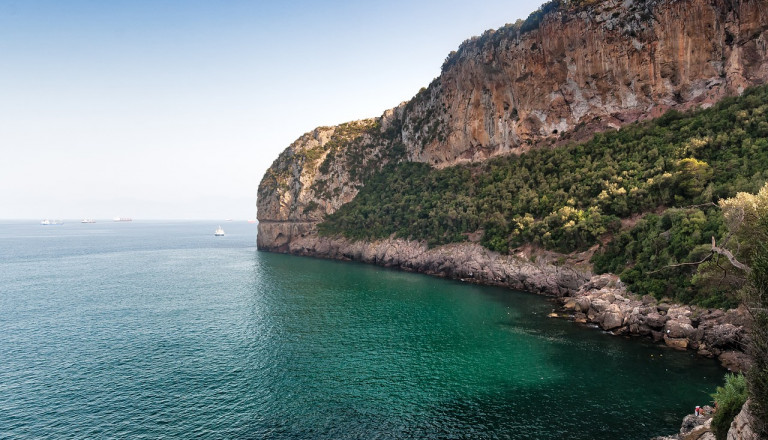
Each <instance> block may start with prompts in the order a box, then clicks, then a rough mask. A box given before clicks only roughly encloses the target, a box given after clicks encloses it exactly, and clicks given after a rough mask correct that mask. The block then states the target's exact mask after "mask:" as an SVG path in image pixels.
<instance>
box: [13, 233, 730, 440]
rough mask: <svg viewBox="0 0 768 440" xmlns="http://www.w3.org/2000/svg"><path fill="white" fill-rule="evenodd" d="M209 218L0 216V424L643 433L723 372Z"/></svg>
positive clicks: (37, 428)
mask: <svg viewBox="0 0 768 440" xmlns="http://www.w3.org/2000/svg"><path fill="white" fill-rule="evenodd" d="M217 226H218V223H217V222H211V221H140V220H134V221H132V222H112V221H106V220H105V221H97V222H96V223H92V224H81V223H80V222H79V221H69V222H64V223H63V224H61V225H50V226H42V225H40V222H39V221H3V222H0V438H3V439H163V438H165V439H177V438H178V439H329V440H330V439H365V440H368V439H563V438H568V439H625V440H626V439H638V440H640V439H643V440H648V439H650V438H651V437H653V436H656V435H661V434H672V433H675V432H677V431H678V430H679V429H680V423H681V420H682V418H683V417H684V416H685V415H686V414H691V413H693V409H694V407H695V406H696V405H704V404H708V403H710V402H711V396H710V394H711V393H713V392H714V390H715V387H716V386H717V385H719V384H721V382H722V380H723V375H724V374H725V371H724V370H723V369H722V368H721V367H720V366H719V365H718V364H717V363H716V362H715V361H713V360H710V359H705V358H701V357H697V356H696V355H694V354H693V353H690V352H679V351H674V350H671V349H669V348H666V347H663V346H661V345H657V344H652V343H650V342H648V341H643V340H637V339H626V338H623V337H616V336H612V335H609V334H606V333H605V332H602V331H600V330H599V329H596V328H592V327H585V326H581V325H577V324H574V323H572V322H570V321H568V320H567V319H557V318H549V317H548V315H549V314H550V313H551V312H552V311H553V309H555V307H556V305H555V304H554V303H553V302H552V301H551V300H549V299H547V298H545V297H542V296H537V295H533V294H529V293H525V292H517V291H511V290H508V289H502V288H495V287H482V286H477V285H473V284H467V283H462V282H459V281H451V280H445V279H440V278H435V277H429V276H426V275H421V274H414V273H406V272H401V271H397V270H392V269H386V268H381V267H376V266H370V265H363V264H357V263H350V262H337V261H327V260H322V259H313V258H307V257H297V256H289V255H280V254H272V253H264V252H259V251H257V249H256V229H257V228H256V225H255V224H251V223H247V222H245V221H243V222H224V223H221V226H222V228H223V229H224V230H225V233H226V235H225V236H224V237H214V235H213V232H214V230H215V229H216V227H217Z"/></svg>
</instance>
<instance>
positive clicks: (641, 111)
mask: <svg viewBox="0 0 768 440" xmlns="http://www.w3.org/2000/svg"><path fill="white" fill-rule="evenodd" d="M578 5H580V6H578ZM766 80H768V7H766V0H644V1H624V0H600V1H590V2H562V5H561V6H560V7H558V8H554V9H553V10H551V11H549V12H547V13H545V14H544V15H543V16H542V17H541V20H540V22H539V23H538V25H537V26H529V27H521V26H520V25H508V26H505V27H503V28H500V29H498V30H496V31H488V32H486V33H485V34H483V35H482V36H480V37H473V38H471V39H470V40H467V41H466V42H465V43H464V44H462V45H461V46H460V47H459V49H458V50H457V51H456V52H454V53H451V54H450V55H449V56H448V58H447V59H446V62H445V63H444V65H443V69H442V73H441V75H440V76H439V77H438V78H436V79H435V80H434V81H433V82H432V83H431V84H430V85H429V87H426V88H425V89H423V90H422V91H421V92H419V93H418V94H417V95H416V96H415V97H414V98H413V99H411V100H410V101H409V102H407V103H403V104H401V105H400V106H398V107H397V108H394V109H392V110H388V111H386V112H385V113H384V114H383V115H382V116H381V117H379V118H374V119H369V120H365V121H357V122H352V123H347V124H341V125H338V126H335V127H321V128H318V129H316V130H314V131H313V132H310V133H307V134H305V135H303V136H302V137H300V138H299V139H298V140H297V141H296V142H294V144H292V145H291V146H289V147H288V148H287V149H286V150H285V151H284V152H283V153H282V154H281V155H280V157H278V159H277V160H276V161H275V163H274V164H273V165H272V167H271V168H270V169H269V170H268V171H267V173H266V174H265V176H264V178H263V180H262V181H261V184H260V185H259V190H258V201H257V207H258V219H259V236H260V238H259V247H260V248H261V249H268V250H279V249H285V246H286V245H287V244H288V243H289V242H290V241H291V240H292V239H293V238H294V237H295V236H296V235H294V234H298V236H302V235H304V234H307V233H312V231H313V230H314V225H315V224H317V223H318V222H319V221H321V220H322V219H323V218H324V217H325V216H326V215H327V214H330V213H332V212H335V211H336V210H337V209H338V208H339V207H340V206H341V205H343V204H344V203H347V202H349V201H350V200H352V199H353V198H354V197H355V195H356V194H357V193H358V191H359V189H360V188H361V187H362V186H363V185H365V181H366V178H367V177H369V176H370V175H372V174H373V173H374V172H375V171H377V170H379V169H381V168H382V167H383V166H385V165H386V164H387V163H390V162H393V161H394V162H397V161H402V160H410V161H417V162H425V163H429V164H431V165H433V166H436V167H446V166H450V165H454V164H458V163H464V162H472V161H483V160H486V159H488V158H490V157H494V156H498V155H502V154H516V153H521V152H524V151H526V150H527V149H529V148H532V147H535V146H536V145H538V144H541V143H542V142H543V143H548V142H550V141H551V142H555V143H557V142H562V141H564V140H573V139H577V140H578V139H580V138H583V137H586V136H587V135H589V134H590V133H593V132H594V131H600V130H604V129H608V128H615V127H619V126H621V125H623V124H626V123H629V122H632V121H636V120H638V119H644V118H651V117H656V116H659V115H661V114H662V113H663V112H665V111H666V110H668V109H670V108H677V109H687V108H690V107H694V106H707V105H710V104H711V103H713V102H715V101H717V100H718V99H720V98H722V97H723V96H726V95H733V94H738V93H740V92H741V91H743V90H744V89H745V88H746V87H748V86H751V85H756V84H762V83H765V82H766ZM281 223H300V224H299V225H292V226H288V225H285V224H281Z"/></svg>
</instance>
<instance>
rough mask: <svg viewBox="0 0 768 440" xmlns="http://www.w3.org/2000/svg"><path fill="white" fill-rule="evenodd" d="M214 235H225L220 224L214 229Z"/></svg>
mask: <svg viewBox="0 0 768 440" xmlns="http://www.w3.org/2000/svg"><path fill="white" fill-rule="evenodd" d="M213 235H214V236H216V237H223V236H224V230H223V229H221V225H219V227H218V228H216V231H214V233H213Z"/></svg>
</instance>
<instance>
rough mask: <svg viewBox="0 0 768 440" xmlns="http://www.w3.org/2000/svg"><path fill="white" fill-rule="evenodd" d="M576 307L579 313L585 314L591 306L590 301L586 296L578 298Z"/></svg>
mask: <svg viewBox="0 0 768 440" xmlns="http://www.w3.org/2000/svg"><path fill="white" fill-rule="evenodd" d="M576 306H577V307H578V310H579V311H580V312H584V313H586V312H587V311H589V308H590V307H591V306H592V300H591V299H590V298H589V297H588V296H586V295H585V296H580V297H578V298H576Z"/></svg>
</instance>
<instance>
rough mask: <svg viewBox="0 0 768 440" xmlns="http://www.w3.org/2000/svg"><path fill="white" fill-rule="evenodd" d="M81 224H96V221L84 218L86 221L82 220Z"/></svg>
mask: <svg viewBox="0 0 768 440" xmlns="http://www.w3.org/2000/svg"><path fill="white" fill-rule="evenodd" d="M80 223H96V220H94V219H92V218H84V219H82V220H80Z"/></svg>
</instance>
